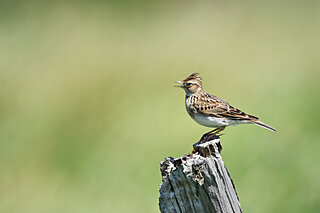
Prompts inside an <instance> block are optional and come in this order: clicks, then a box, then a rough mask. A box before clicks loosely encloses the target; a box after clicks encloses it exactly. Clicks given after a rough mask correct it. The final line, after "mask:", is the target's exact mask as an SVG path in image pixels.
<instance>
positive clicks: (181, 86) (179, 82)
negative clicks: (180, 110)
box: [174, 81, 183, 88]
mask: <svg viewBox="0 0 320 213" xmlns="http://www.w3.org/2000/svg"><path fill="white" fill-rule="evenodd" d="M174 83H178V84H180V85H175V86H174V87H180V88H183V83H182V81H175V82H174Z"/></svg>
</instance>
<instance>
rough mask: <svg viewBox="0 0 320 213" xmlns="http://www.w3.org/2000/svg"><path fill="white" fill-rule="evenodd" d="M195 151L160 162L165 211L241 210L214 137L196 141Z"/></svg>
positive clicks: (224, 212) (161, 202) (209, 212)
mask: <svg viewBox="0 0 320 213" xmlns="http://www.w3.org/2000/svg"><path fill="white" fill-rule="evenodd" d="M193 148H194V154H187V155H184V156H182V157H180V158H177V159H173V158H172V157H168V158H166V159H165V160H164V161H162V162H161V164H160V170H161V174H162V184H161V186H160V190H159V191H160V198H159V206H160V211H161V212H162V213H189V212H190V213H191V212H192V213H213V212H217V213H232V212H235V213H240V212H242V211H241V208H240V203H239V199H238V196H237V193H236V190H235V187H234V185H233V182H232V180H231V178H230V175H229V173H228V170H227V168H226V167H225V166H224V163H223V161H222V159H221V155H220V152H221V149H222V147H221V143H220V138H219V137H218V136H217V137H216V138H215V139H213V140H211V141H208V142H206V143H203V144H194V145H193Z"/></svg>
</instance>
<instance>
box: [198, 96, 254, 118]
mask: <svg viewBox="0 0 320 213" xmlns="http://www.w3.org/2000/svg"><path fill="white" fill-rule="evenodd" d="M193 106H194V108H195V109H196V110H197V112H198V113H201V114H203V115H206V116H208V115H209V116H215V117H220V118H229V119H233V120H258V119H259V118H257V117H255V116H252V115H248V114H246V113H244V112H242V111H241V110H239V109H237V108H235V107H233V106H231V105H230V104H228V103H227V102H226V101H224V100H222V99H219V98H217V97H215V96H213V95H210V94H207V93H206V94H204V95H201V96H200V97H198V100H197V101H194V102H193Z"/></svg>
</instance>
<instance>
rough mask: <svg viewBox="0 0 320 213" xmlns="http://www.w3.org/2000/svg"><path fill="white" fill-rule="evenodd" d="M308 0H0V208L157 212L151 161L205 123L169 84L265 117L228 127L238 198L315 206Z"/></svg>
mask: <svg viewBox="0 0 320 213" xmlns="http://www.w3.org/2000/svg"><path fill="white" fill-rule="evenodd" d="M319 14H320V4H319V2H317V1H265V2H262V1H241V2H239V1H202V2H193V1H167V0H164V1H159V2H151V1H124V0H122V1H106V2H105V1H68V2H65V1H54V2H53V1H1V3H0V171H1V175H0V211H1V212H3V213H6V212H7V213H12V212H15V213H20V212H21V213H22V212H23V213H28V212H30V213H31V212H32V213H35V212H47V213H49V212H52V213H53V212H63V213H67V212H70V213H71V212H79V213H82V212H92V213H94V212H114V213H118V212H159V210H158V197H159V193H158V187H159V185H160V183H161V175H160V171H159V162H160V161H161V160H163V159H164V158H165V157H167V156H173V157H179V156H181V155H183V154H185V153H188V152H190V151H191V148H192V144H193V143H194V142H196V141H197V140H198V139H199V138H200V137H201V135H202V134H203V133H204V132H206V131H208V130H209V129H208V128H206V127H202V126H199V125H198V124H196V123H194V121H192V119H190V118H189V116H188V115H187V113H186V111H185V109H184V92H183V91H182V90H181V89H177V88H174V87H172V86H173V81H175V80H182V79H184V78H185V77H186V76H187V75H189V74H190V73H192V72H200V73H201V74H202V76H203V78H204V86H205V89H206V90H207V92H209V93H213V94H215V95H217V96H218V97H221V98H223V99H225V100H228V101H229V103H231V104H232V105H234V106H236V107H238V108H240V109H242V110H243V111H245V112H248V113H251V114H253V115H256V116H258V117H260V118H261V119H262V121H264V122H266V123H267V124H270V125H271V126H273V127H275V128H276V129H277V130H278V132H276V133H272V132H270V131H267V130H265V129H263V128H259V127H256V126H252V125H247V126H245V125H244V126H240V127H229V128H227V130H225V135H224V136H223V137H222V144H223V148H224V150H223V153H222V155H223V159H224V161H225V164H226V166H227V167H228V169H229V172H230V173H231V176H232V178H233V180H234V182H235V184H236V188H237V191H238V194H239V197H240V202H241V205H242V208H243V210H244V212H261V213H266V212H291V213H294V212H319V209H320V204H319V198H320V181H319V176H320V158H319V150H320V143H319V140H320V134H319V119H320V113H319V112H318V111H319V104H320V99H319V90H320V86H319V77H320V72H319V68H320V63H319V61H320V54H319V50H320V28H319V26H320V25H319V24H320V15H319Z"/></svg>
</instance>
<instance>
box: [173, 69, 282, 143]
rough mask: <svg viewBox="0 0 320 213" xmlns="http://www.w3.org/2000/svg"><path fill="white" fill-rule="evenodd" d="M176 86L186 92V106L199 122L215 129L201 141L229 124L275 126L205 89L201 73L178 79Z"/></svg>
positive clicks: (202, 138)
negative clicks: (181, 79)
mask: <svg viewBox="0 0 320 213" xmlns="http://www.w3.org/2000/svg"><path fill="white" fill-rule="evenodd" d="M176 83H178V85H175V87H180V88H183V89H184V90H185V92H186V97H185V106H186V110H187V112H188V114H189V115H190V116H191V118H192V119H193V120H195V121H196V122H197V123H198V124H200V125H202V126H206V127H211V128H212V127H213V128H214V129H213V130H211V131H209V132H207V133H205V134H204V135H203V136H202V137H201V139H200V141H199V142H201V143H203V142H205V141H208V140H209V139H211V138H213V137H214V136H216V135H217V134H218V133H220V132H221V131H223V130H224V129H225V128H226V127H227V126H233V125H237V124H256V125H258V126H261V127H264V128H266V129H269V130H271V131H276V130H275V129H274V128H273V127H271V126H269V125H267V124H265V123H263V122H261V121H260V120H259V118H258V117H256V116H253V115H249V114H247V113H244V112H243V111H241V110H239V109H237V108H235V107H233V106H231V105H230V104H229V103H228V102H226V101H225V100H222V99H220V98H218V97H216V96H214V95H211V94H209V93H207V92H205V91H204V89H203V86H202V78H201V77H200V74H199V73H192V74H191V75H189V76H188V77H187V78H186V79H184V80H183V81H176Z"/></svg>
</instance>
